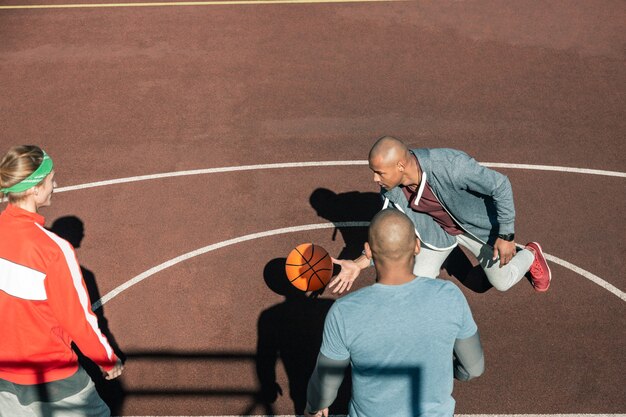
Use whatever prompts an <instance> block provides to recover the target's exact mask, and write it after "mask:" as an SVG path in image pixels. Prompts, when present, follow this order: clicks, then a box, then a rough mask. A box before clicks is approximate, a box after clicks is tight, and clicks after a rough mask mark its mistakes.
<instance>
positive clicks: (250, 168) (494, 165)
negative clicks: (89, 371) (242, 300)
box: [54, 160, 626, 193]
mask: <svg viewBox="0 0 626 417" xmlns="http://www.w3.org/2000/svg"><path fill="white" fill-rule="evenodd" d="M367 164H368V162H367V161H363V160H352V161H313V162H286V163H275V164H258V165H241V166H230V167H220V168H206V169H194V170H188V171H173V172H164V173H160V174H149V175H138V176H134V177H125V178H117V179H112V180H105V181H96V182H89V183H85V184H78V185H70V186H67V187H59V188H56V189H55V190H54V192H55V193H62V192H66V191H76V190H83V189H86V188H94V187H103V186H107V185H115V184H124V183H129V182H136V181H148V180H156V179H162V178H172V177H184V176H188V175H206V174H217V173H224V172H235V171H253V170H262V169H284V168H307V167H323V166H350V165H367ZM480 164H481V165H484V166H486V167H489V168H508V169H526V170H536V171H556V172H567V173H573V174H591V175H603V176H609V177H621V178H626V172H617V171H604V170H600V169H587V168H573V167H561V166H549V165H528V164H508V163H495V162H481V163H480Z"/></svg>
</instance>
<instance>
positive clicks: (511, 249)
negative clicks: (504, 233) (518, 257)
mask: <svg viewBox="0 0 626 417" xmlns="http://www.w3.org/2000/svg"><path fill="white" fill-rule="evenodd" d="M515 252H516V249H515V242H509V241H507V240H504V239H500V238H497V239H496V243H495V244H494V245H493V260H494V261H495V260H496V259H498V256H499V257H500V268H502V267H503V266H504V265H506V264H508V263H509V262H510V261H511V259H513V257H514V256H515Z"/></svg>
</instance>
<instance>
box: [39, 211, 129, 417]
mask: <svg viewBox="0 0 626 417" xmlns="http://www.w3.org/2000/svg"><path fill="white" fill-rule="evenodd" d="M50 231H51V232H53V233H55V234H56V235H58V236H60V237H61V238H63V239H65V240H67V241H68V242H69V243H70V244H71V245H72V246H73V247H74V249H75V250H78V248H80V245H81V243H82V241H83V238H84V237H85V227H84V223H83V221H82V220H81V219H79V218H78V217H76V216H64V217H60V218H58V219H56V220H55V221H54V223H52V226H51V227H50ZM80 271H81V273H82V275H83V280H84V281H85V286H86V287H87V293H88V294H89V299H90V301H91V302H92V303H93V302H94V301H96V300H99V299H100V297H101V296H100V291H99V290H98V285H97V283H96V276H95V275H94V273H93V272H92V271H90V270H89V269H87V268H85V267H84V266H83V265H80ZM94 314H95V315H96V318H97V319H98V327H99V328H100V330H101V331H102V334H104V335H105V336H106V338H107V340H108V341H109V344H110V345H111V347H112V348H113V351H114V352H115V354H116V355H117V356H118V357H119V358H120V359H122V361H125V360H126V357H125V356H124V353H123V352H122V350H121V349H120V348H119V345H118V344H117V342H116V341H115V337H114V336H113V333H111V330H110V329H109V326H108V321H107V319H106V317H105V316H104V309H103V307H100V308H99V309H97V310H95V311H94ZM72 347H73V349H74V351H75V352H76V354H77V355H78V361H79V363H80V364H81V366H82V367H83V368H84V369H85V371H87V373H88V374H89V376H90V377H91V379H92V380H93V381H94V383H95V385H96V389H97V390H98V393H99V394H100V396H101V397H102V399H103V400H104V401H105V402H106V403H107V405H108V406H109V408H110V409H111V414H112V415H121V412H122V405H123V402H124V397H125V395H126V394H125V390H124V387H123V384H122V381H121V380H120V378H116V379H114V380H111V381H107V380H105V379H104V377H103V376H102V372H101V371H100V368H99V367H98V366H97V365H96V364H95V363H93V362H92V361H91V360H90V359H89V358H87V357H86V356H85V355H83V354H82V352H81V351H80V349H79V348H78V347H77V346H75V345H74V344H72Z"/></svg>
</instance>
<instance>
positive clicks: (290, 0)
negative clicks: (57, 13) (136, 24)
mask: <svg viewBox="0 0 626 417" xmlns="http://www.w3.org/2000/svg"><path fill="white" fill-rule="evenodd" d="M397 1H408V0H217V1H176V2H173V1H169V2H150V3H82V4H17V5H6V6H0V10H3V9H5V10H19V9H85V8H89V9H93V8H120V7H181V6H233V5H262V4H318V3H321V4H324V3H382V2H397Z"/></svg>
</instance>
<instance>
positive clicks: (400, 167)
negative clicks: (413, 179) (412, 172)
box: [396, 161, 405, 172]
mask: <svg viewBox="0 0 626 417" xmlns="http://www.w3.org/2000/svg"><path fill="white" fill-rule="evenodd" d="M396 167H397V168H398V171H400V172H404V168H405V166H404V162H402V161H398V163H397V164H396Z"/></svg>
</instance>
